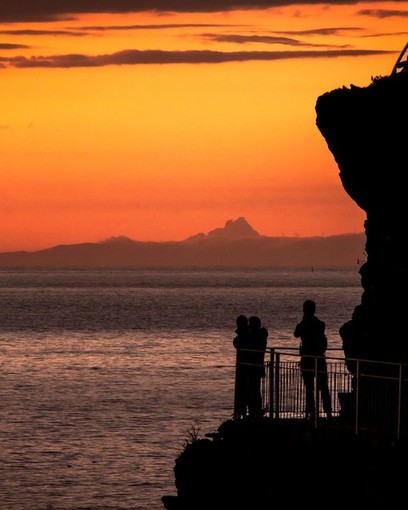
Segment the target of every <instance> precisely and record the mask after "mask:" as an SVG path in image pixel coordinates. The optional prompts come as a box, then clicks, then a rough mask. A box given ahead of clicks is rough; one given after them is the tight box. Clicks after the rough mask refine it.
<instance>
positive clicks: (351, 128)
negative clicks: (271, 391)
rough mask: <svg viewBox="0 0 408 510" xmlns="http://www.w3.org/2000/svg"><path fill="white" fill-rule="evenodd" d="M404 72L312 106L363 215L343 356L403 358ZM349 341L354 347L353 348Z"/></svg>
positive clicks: (407, 166) (406, 279)
mask: <svg viewBox="0 0 408 510" xmlns="http://www.w3.org/2000/svg"><path fill="white" fill-rule="evenodd" d="M407 94H408V69H407V70H406V69H405V68H404V69H403V70H402V71H400V72H393V73H391V75H389V76H386V77H376V78H372V81H371V83H370V84H369V85H368V86H367V87H356V86H353V85H351V86H350V88H346V87H343V88H339V89H336V90H333V91H331V92H327V93H325V94H323V95H322V96H320V97H319V98H318V99H317V102H316V115H317V117H316V125H317V127H318V129H319V130H320V132H321V134H322V135H323V137H324V138H325V140H326V142H327V145H328V148H329V149H330V151H331V152H332V154H333V156H334V158H335V160H336V162H337V165H338V168H339V170H340V179H341V182H342V184H343V187H344V189H345V190H346V192H347V193H348V194H349V195H350V197H351V198H352V199H353V200H354V201H355V202H356V204H357V205H358V206H359V207H361V208H362V209H363V210H364V211H365V212H366V221H365V225H364V227H365V233H366V247H365V251H366V256H367V259H366V262H365V263H364V264H363V265H362V266H361V268H360V274H361V284H362V287H363V293H362V297H361V304H360V305H359V306H358V310H356V313H355V314H354V315H353V318H352V320H351V323H350V324H349V325H348V326H350V327H349V328H346V329H347V331H348V332H349V333H350V332H351V331H352V337H353V338H351V339H350V343H351V344H352V346H351V350H350V351H349V353H348V355H349V356H351V357H358V358H366V359H378V360H381V361H395V362H403V363H404V362H407V361H408V337H407V335H406V331H407V325H406V313H407V310H408V293H407V288H408V243H407V220H408V207H407V203H408V202H407V184H406V178H407V176H406V174H405V172H406V171H407V170H408V162H407V158H406V154H405V147H406V144H407V139H408V128H407V119H408V101H407ZM353 344H354V345H353Z"/></svg>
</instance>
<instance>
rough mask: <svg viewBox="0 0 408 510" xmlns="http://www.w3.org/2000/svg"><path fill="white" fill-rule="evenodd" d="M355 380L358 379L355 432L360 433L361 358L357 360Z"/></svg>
mask: <svg viewBox="0 0 408 510" xmlns="http://www.w3.org/2000/svg"><path fill="white" fill-rule="evenodd" d="M355 378H356V379H355V381H356V386H355V392H356V405H355V415H356V418H355V422H354V432H355V433H356V434H358V427H359V423H358V419H359V415H358V413H359V394H360V360H357V365H356V375H355Z"/></svg>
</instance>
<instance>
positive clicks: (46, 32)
mask: <svg viewBox="0 0 408 510" xmlns="http://www.w3.org/2000/svg"><path fill="white" fill-rule="evenodd" d="M0 34H2V35H23V36H26V35H29V36H30V37H31V36H34V37H35V36H39V35H53V36H54V35H55V36H58V35H65V36H84V35H88V33H87V32H84V31H78V30H33V29H27V30H0Z"/></svg>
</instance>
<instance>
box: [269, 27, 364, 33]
mask: <svg viewBox="0 0 408 510" xmlns="http://www.w3.org/2000/svg"><path fill="white" fill-rule="evenodd" d="M360 30H363V29H362V28H361V27H331V28H311V29H309V30H274V31H273V33H275V34H285V35H342V34H343V33H344V32H358V31H360Z"/></svg>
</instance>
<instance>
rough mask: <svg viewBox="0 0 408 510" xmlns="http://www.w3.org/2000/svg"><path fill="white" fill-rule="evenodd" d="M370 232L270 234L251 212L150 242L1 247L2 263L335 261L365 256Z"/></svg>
mask: <svg viewBox="0 0 408 510" xmlns="http://www.w3.org/2000/svg"><path fill="white" fill-rule="evenodd" d="M365 241H366V238H365V234H363V233H361V234H341V235H333V236H326V237H283V236H282V237H268V236H263V235H261V234H259V233H258V232H257V231H256V230H254V229H253V228H252V227H251V225H249V223H248V222H247V221H246V219H245V218H242V217H240V218H238V219H236V220H228V221H227V222H226V224H225V225H224V227H221V228H216V229H215V230H212V231H210V232H208V234H203V233H200V234H197V235H194V236H192V237H189V238H187V239H185V240H184V241H167V242H150V241H149V242H145V241H135V240H132V239H129V238H128V237H122V236H120V237H112V238H110V239H107V240H105V241H102V242H99V243H81V244H70V245H59V246H54V247H52V248H48V249H44V250H39V251H33V252H27V251H18V252H7V253H0V267H2V268H5V267H31V268H34V267H122V268H124V267H129V268H131V267H152V266H162V267H164V266H179V267H181V266H184V267H206V266H207V267H285V266H286V267H289V266H300V267H307V266H312V267H317V266H320V267H329V266H335V267H340V266H355V265H356V264H359V263H361V261H362V260H364V258H365V257H364V249H365Z"/></svg>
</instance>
